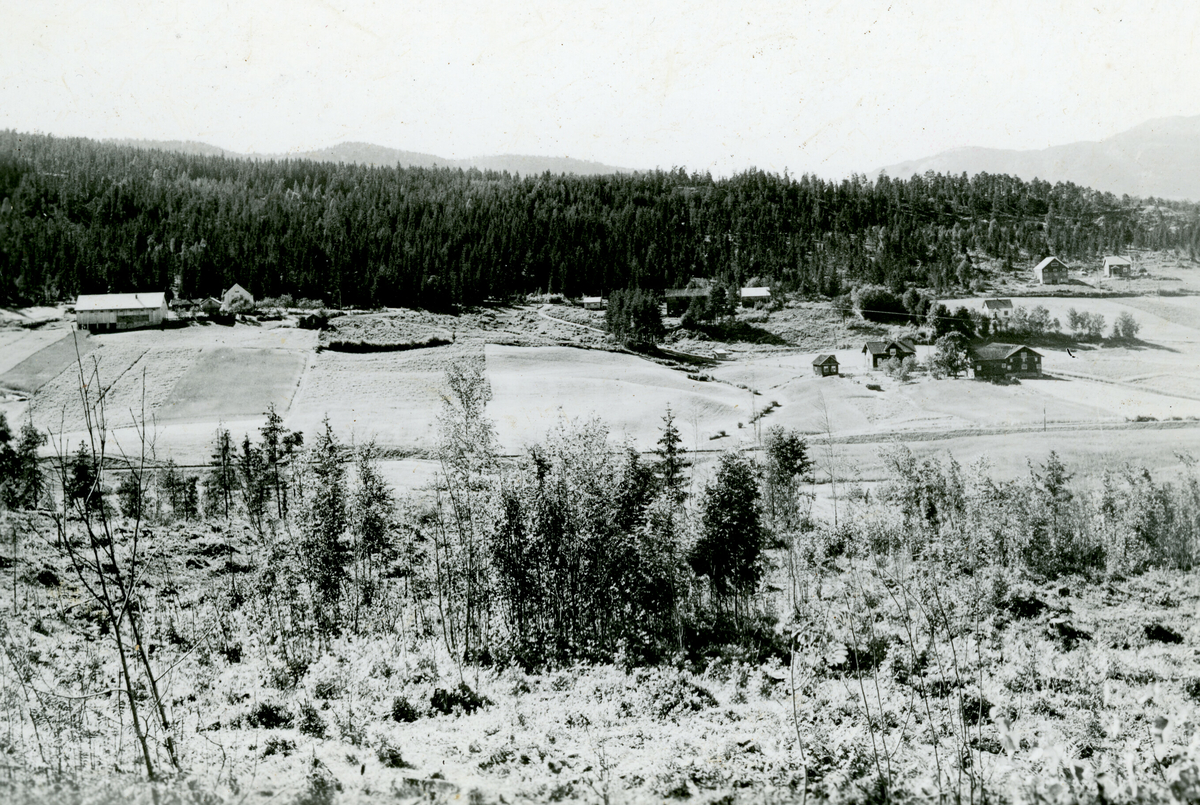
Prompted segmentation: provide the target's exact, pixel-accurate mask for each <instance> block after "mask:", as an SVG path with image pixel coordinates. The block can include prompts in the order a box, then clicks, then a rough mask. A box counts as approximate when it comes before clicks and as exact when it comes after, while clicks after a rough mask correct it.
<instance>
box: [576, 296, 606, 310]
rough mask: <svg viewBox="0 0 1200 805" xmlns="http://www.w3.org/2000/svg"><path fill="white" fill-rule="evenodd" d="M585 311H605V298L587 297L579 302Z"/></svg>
mask: <svg viewBox="0 0 1200 805" xmlns="http://www.w3.org/2000/svg"><path fill="white" fill-rule="evenodd" d="M579 304H580V305H582V306H583V309H584V310H604V297H603V296H585V297H583V298H582V299H580V300H579Z"/></svg>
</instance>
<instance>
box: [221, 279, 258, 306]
mask: <svg viewBox="0 0 1200 805" xmlns="http://www.w3.org/2000/svg"><path fill="white" fill-rule="evenodd" d="M253 307H254V294H252V293H250V292H249V291H247V290H246V289H245V288H243V287H242V286H241V285H238V284H236V283H235V284H234V286H233V287H232V288H230V289H229V290H228V291H226V292H225V293H223V294H221V309H222V310H245V309H248V308H250V309H252V308H253Z"/></svg>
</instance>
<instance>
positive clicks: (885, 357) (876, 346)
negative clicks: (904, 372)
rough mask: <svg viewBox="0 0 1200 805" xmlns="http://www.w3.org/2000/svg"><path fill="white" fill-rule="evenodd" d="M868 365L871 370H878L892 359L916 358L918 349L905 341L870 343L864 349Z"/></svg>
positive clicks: (899, 339)
mask: <svg viewBox="0 0 1200 805" xmlns="http://www.w3.org/2000/svg"><path fill="white" fill-rule="evenodd" d="M862 352H863V357H864V358H865V359H866V364H867V366H868V367H869V368H871V369H878V368H879V365H880V364H883V363H887V362H888V361H890V360H891V359H892V358H896V359H897V360H901V361H902V360H904V359H905V358H912V357H916V354H917V348H916V347H914V346H913V345H912V344H910V343H908V342H907V341H905V340H904V339H901V338H898V339H896V340H895V341H868V342H867V343H866V344H864V345H863V348H862Z"/></svg>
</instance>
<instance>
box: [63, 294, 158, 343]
mask: <svg viewBox="0 0 1200 805" xmlns="http://www.w3.org/2000/svg"><path fill="white" fill-rule="evenodd" d="M166 317H167V296H166V294H164V293H163V292H161V291H154V292H152V293H105V294H84V295H82V296H80V297H79V299H77V300H76V301H75V326H76V327H78V328H79V329H80V330H87V331H89V332H93V333H102V332H111V331H113V330H133V329H135V328H138V327H161V326H162V323H163V320H164V319H166Z"/></svg>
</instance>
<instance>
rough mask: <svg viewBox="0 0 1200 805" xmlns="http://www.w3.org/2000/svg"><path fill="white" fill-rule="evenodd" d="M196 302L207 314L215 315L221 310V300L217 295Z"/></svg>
mask: <svg viewBox="0 0 1200 805" xmlns="http://www.w3.org/2000/svg"><path fill="white" fill-rule="evenodd" d="M196 304H197V305H198V306H199V308H200V312H201V313H203V314H204V315H205V316H215V315H217V314H218V313H220V312H221V300H220V299H217V298H216V297H212V296H210V297H208V298H207V299H201V300H199V301H198V302H197V303H196Z"/></svg>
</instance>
